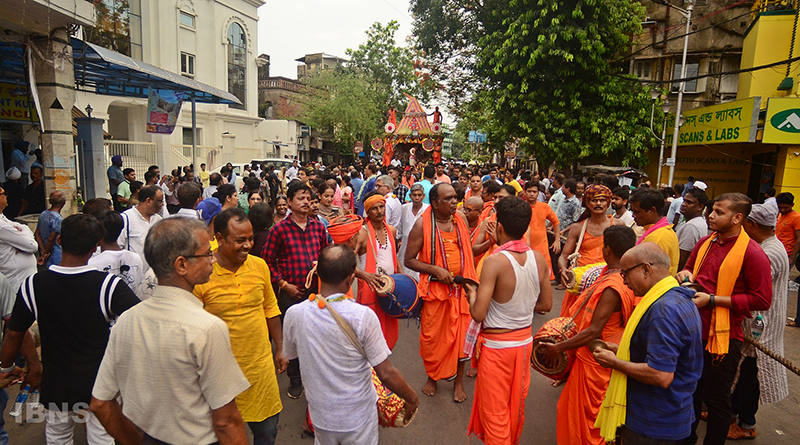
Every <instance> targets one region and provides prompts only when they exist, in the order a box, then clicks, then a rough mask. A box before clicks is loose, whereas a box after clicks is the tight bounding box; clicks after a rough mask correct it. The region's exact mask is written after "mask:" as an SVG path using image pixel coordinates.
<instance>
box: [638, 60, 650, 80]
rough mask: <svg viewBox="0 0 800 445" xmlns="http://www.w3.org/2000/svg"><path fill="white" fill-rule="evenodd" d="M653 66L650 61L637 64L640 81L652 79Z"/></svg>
mask: <svg viewBox="0 0 800 445" xmlns="http://www.w3.org/2000/svg"><path fill="white" fill-rule="evenodd" d="M651 66H652V64H651V63H650V62H649V61H644V62H636V77H638V78H639V79H650V78H651V77H650V74H651V73H650V68H651Z"/></svg>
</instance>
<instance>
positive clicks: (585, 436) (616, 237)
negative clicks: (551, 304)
mask: <svg viewBox="0 0 800 445" xmlns="http://www.w3.org/2000/svg"><path fill="white" fill-rule="evenodd" d="M634 245H636V233H634V231H633V229H631V228H628V227H625V226H611V227H609V228H607V229H606V230H604V231H603V258H605V261H606V264H607V266H606V267H605V268H604V269H603V271H602V273H601V274H600V277H599V278H597V281H595V284H594V285H592V286H589V287H588V288H587V289H586V290H584V291H583V292H582V293H581V295H580V296H579V297H578V298H577V299H576V300H575V302H574V303H572V307H570V308H569V309H568V311H567V316H569V317H575V321H574V323H575V325H576V326H577V328H578V331H579V332H578V334H577V335H576V336H574V337H572V338H570V339H568V340H565V341H563V342H560V343H555V344H543V345H542V348H543V350H544V352H545V354H546V355H547V356H549V357H556V356H557V355H558V354H560V353H561V352H563V351H568V350H570V349H577V351H576V354H575V357H576V358H575V364H574V365H573V366H572V371H570V374H569V378H568V379H567V384H566V386H564V390H563V391H562V392H561V398H560V399H559V400H558V424H557V427H558V428H557V434H558V436H557V437H558V443H559V444H562V445H568V444H576V445H580V444H597V445H602V444H604V443H605V440H604V439H603V438H602V437H600V429H599V428H595V426H594V422H595V420H597V413H598V412H599V411H600V405H602V404H603V397H605V395H606V388H608V381H609V379H610V378H611V369H607V368H604V367H602V366H600V365H599V364H598V363H597V362H596V361H595V360H594V357H593V356H592V351H590V350H589V348H588V347H585V346H586V345H588V344H589V342H591V341H592V340H594V339H596V338H599V339H601V340H603V341H606V342H612V343H614V344H619V343H620V341H621V340H622V332H623V330H624V329H625V324H626V323H627V321H628V318H629V317H630V315H631V313H632V312H633V303H634V295H633V291H631V290H630V289H629V288H628V287H627V286H625V282H624V280H623V278H622V275H621V274H620V272H619V260H620V258H622V255H624V254H625V252H627V251H628V250H630V249H631V248H632V247H633V246H634ZM587 299H588V301H587V302H586V304H585V305H584V304H583V303H584V301H586V300H587Z"/></svg>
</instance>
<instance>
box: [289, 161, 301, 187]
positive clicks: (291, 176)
mask: <svg viewBox="0 0 800 445" xmlns="http://www.w3.org/2000/svg"><path fill="white" fill-rule="evenodd" d="M298 170H300V167H299V166H298V165H297V159H295V160H294V161H292V166H291V167H289V168H287V169H286V182H290V181H291V180H292V179H294V178H296V177H297V172H298Z"/></svg>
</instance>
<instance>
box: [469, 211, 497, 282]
mask: <svg viewBox="0 0 800 445" xmlns="http://www.w3.org/2000/svg"><path fill="white" fill-rule="evenodd" d="M492 210H494V207H492ZM486 220H488V221H489V222H492V221H494V222H497V213H492V214H490V215H489V216H487V217H486ZM480 224H483V222H481V223H480ZM478 231H479V232H480V229H479V230H478ZM486 238H487V239H488V240H489V248H488V249H486V252H483V253H482V254H480V255H478V256H476V257H475V271H476V272H477V274H478V276H481V269H483V260H485V259H486V257H488V256H489V255H490V254H491V253H492V251H493V250H494V248H495V247H497V243H495V242H494V241H492V239H491V238H489V235H488V234H487V235H486ZM476 239H478V236H477V233H476V234H475V238H474V239H473V240H472V244H475V240H476Z"/></svg>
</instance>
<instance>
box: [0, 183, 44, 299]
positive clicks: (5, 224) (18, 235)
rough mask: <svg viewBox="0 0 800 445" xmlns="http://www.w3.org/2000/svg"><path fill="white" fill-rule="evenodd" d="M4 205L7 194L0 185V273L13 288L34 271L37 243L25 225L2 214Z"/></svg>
mask: <svg viewBox="0 0 800 445" xmlns="http://www.w3.org/2000/svg"><path fill="white" fill-rule="evenodd" d="M6 207H8V196H7V195H6V191H5V189H3V188H2V187H0V273H2V274H3V275H5V276H6V278H7V279H8V282H9V283H11V286H12V287H13V288H14V289H19V286H20V284H22V281H23V280H24V279H25V278H28V277H29V276H31V275H33V274H35V273H36V257H35V256H34V253H35V252H37V251H38V250H39V245H38V244H37V243H36V238H34V236H33V232H31V229H30V228H28V226H27V225H25V224H20V223H17V222H13V221H10V220H9V219H8V218H6V217H5V216H4V215H3V214H2V212H3V210H5V209H6Z"/></svg>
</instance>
